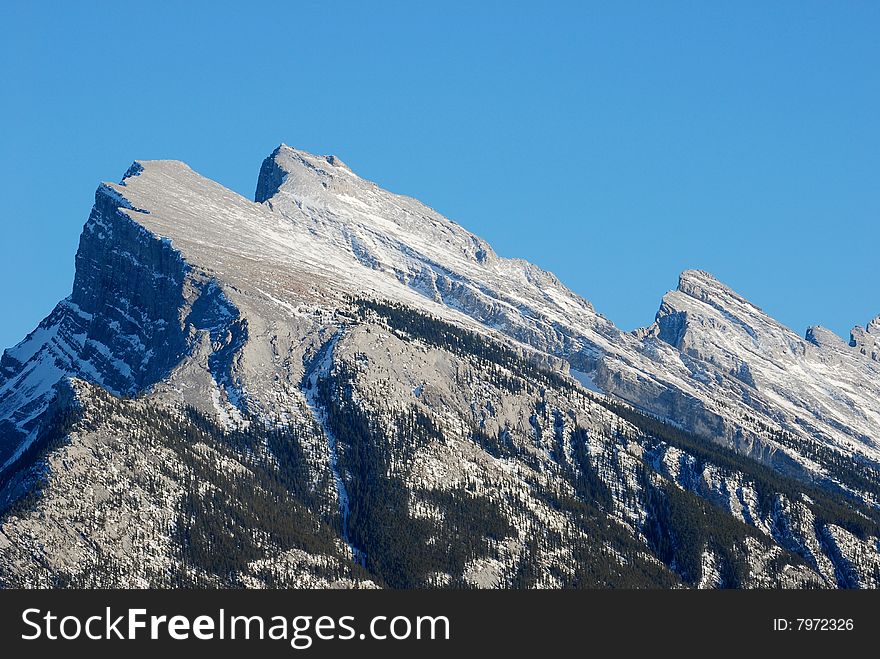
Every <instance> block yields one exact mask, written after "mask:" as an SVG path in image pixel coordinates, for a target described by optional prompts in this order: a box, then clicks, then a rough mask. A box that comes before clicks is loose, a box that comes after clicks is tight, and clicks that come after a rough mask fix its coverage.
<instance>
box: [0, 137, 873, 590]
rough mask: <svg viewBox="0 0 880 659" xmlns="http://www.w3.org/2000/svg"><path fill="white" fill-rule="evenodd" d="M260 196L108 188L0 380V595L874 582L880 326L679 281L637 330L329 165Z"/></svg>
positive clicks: (294, 174) (299, 163)
mask: <svg viewBox="0 0 880 659" xmlns="http://www.w3.org/2000/svg"><path fill="white" fill-rule="evenodd" d="M255 198H256V199H257V202H252V201H249V200H247V199H244V198H242V197H240V196H239V195H237V194H235V193H233V192H231V191H229V190H227V189H225V188H223V187H222V186H220V185H218V184H217V183H215V182H213V181H210V180H208V179H205V178H203V177H201V176H199V175H198V174H196V173H195V172H193V171H192V170H191V169H190V168H188V167H187V166H186V165H184V164H183V163H179V162H176V161H150V162H142V163H136V164H135V165H134V166H133V167H132V168H131V169H130V170H129V172H128V173H127V174H126V176H125V178H124V179H123V181H122V182H121V183H120V184H103V185H102V186H101V187H100V188H99V190H98V193H97V195H96V203H95V206H94V208H93V210H92V213H91V215H90V217H89V220H88V222H87V223H86V226H85V229H84V231H83V236H82V240H81V244H80V249H79V251H78V253H77V274H76V280H75V283H74V290H73V293H72V295H71V296H70V298H68V299H67V300H65V301H63V302H62V303H60V304H59V306H58V307H57V308H56V309H55V311H53V313H52V314H51V315H50V316H49V317H48V318H47V319H46V320H45V321H43V323H41V325H40V327H39V328H38V329H37V330H35V332H34V333H32V334H31V335H29V336H28V337H27V338H26V339H25V340H24V341H23V342H22V343H20V344H19V345H18V346H16V347H14V348H12V349H10V350H8V351H6V353H4V355H3V358H2V361H0V464H2V467H0V511H5V512H0V514H2V515H3V517H2V518H0V519H2V522H0V523H2V526H0V583H2V584H5V585H41V586H47V585H49V586H51V585H104V586H114V585H147V584H149V585H156V586H163V587H167V586H179V585H220V586H229V585H239V586H240V585H244V586H318V587H326V586H330V585H333V584H338V585H348V586H350V585H364V586H374V585H384V586H394V587H425V586H450V585H451V586H456V585H459V586H460V585H476V586H501V587H527V586H555V587H577V586H612V585H616V586H621V585H638V586H645V585H647V586H661V587H668V586H674V585H689V586H702V587H714V586H736V587H755V586H773V587H780V586H781V587H787V586H806V585H815V586H830V587H835V586H867V587H875V586H876V585H877V573H878V569H880V568H878V555H880V552H878V544H877V543H878V537H880V514H878V511H877V503H878V497H880V486H878V469H880V467H878V464H877V459H878V447H877V442H878V441H880V433H878V425H880V424H878V420H880V408H878V403H877V401H878V400H880V392H878V391H877V386H878V385H877V383H878V382H880V378H878V377H877V375H878V370H880V367H878V362H877V361H876V360H874V359H872V358H871V356H870V355H871V354H873V353H872V351H871V349H869V348H864V349H862V348H861V347H862V346H866V345H868V343H867V339H866V338H865V337H868V338H870V336H873V335H874V334H876V331H875V330H876V328H875V327H873V325H869V327H868V330H866V331H865V332H864V333H863V335H858V336H857V335H856V333H855V332H854V335H853V342H854V344H855V345H853V346H848V345H846V344H845V343H844V342H842V341H840V340H839V339H836V337H834V336H833V335H831V334H830V333H828V332H826V331H824V330H821V328H812V329H811V330H809V331H808V333H807V336H806V338H805V339H802V338H800V337H799V336H798V335H796V334H795V333H793V332H791V331H790V330H788V329H787V328H785V327H783V326H781V325H780V324H778V323H776V322H775V321H773V320H772V319H771V318H769V317H768V316H767V315H766V314H764V313H763V312H761V310H760V309H757V308H756V307H754V306H753V305H751V304H750V303H749V302H748V301H746V300H745V299H744V298H742V297H741V296H739V295H737V294H736V293H734V292H733V291H731V290H730V289H728V288H727V287H725V286H723V285H722V284H720V283H719V282H718V281H717V280H715V279H714V278H713V277H712V276H711V275H709V274H707V273H704V272H697V271H688V272H685V273H683V274H682V277H681V281H680V283H679V287H678V289H677V290H676V291H673V292H670V293H669V294H667V295H666V296H665V297H664V300H663V303H662V305H661V309H660V312H659V313H658V316H657V321H656V323H655V324H654V325H653V326H652V327H650V328H646V329H645V330H643V331H640V332H637V333H634V334H629V333H624V332H621V331H620V330H618V329H617V328H616V327H614V325H613V324H612V323H611V322H610V321H608V320H607V319H605V318H603V317H602V316H601V315H600V314H598V313H597V312H596V310H595V309H594V308H593V307H592V305H590V304H589V302H587V301H585V300H583V299H582V298H580V297H578V296H577V295H575V294H574V293H572V292H571V291H569V290H568V289H567V288H565V287H564V286H563V285H562V283H561V282H559V280H558V279H556V277H554V276H553V275H552V274H550V273H547V272H544V271H542V270H540V269H539V268H537V267H535V266H533V265H531V264H528V263H526V262H524V261H519V260H509V259H503V258H501V257H499V256H498V255H496V254H495V253H494V252H493V251H492V249H491V247H489V245H487V244H486V243H485V242H484V241H482V240H481V239H480V238H478V237H476V236H474V235H473V234H470V233H469V232H467V231H466V230H465V229H463V228H462V227H460V226H458V225H457V224H455V223H453V222H451V221H449V220H447V219H446V218H443V217H442V216H440V215H439V214H437V213H436V212H434V211H433V210H431V209H430V208H428V207H426V206H424V205H422V204H421V203H419V202H418V201H416V200H414V199H410V198H407V197H401V196H399V195H395V194H392V193H390V192H387V191H385V190H382V189H381V188H379V187H378V186H376V185H375V184H373V183H371V182H369V181H366V180H365V179H362V178H360V177H359V176H357V175H356V174H355V173H353V172H352V171H351V170H350V169H349V168H348V167H347V166H345V165H344V164H343V163H342V162H341V161H340V160H339V159H338V158H335V157H332V156H327V157H323V156H314V155H312V154H308V153H304V152H301V151H297V150H295V149H291V148H289V147H286V146H284V145H282V146H281V147H279V148H278V149H276V151H275V152H273V153H272V154H271V155H270V156H269V157H268V158H267V159H266V160H265V161H264V163H263V166H262V168H261V171H260V176H259V179H258V184H257V191H256V195H255ZM874 325H876V323H875V324H874ZM77 537H86V538H88V539H89V542H88V544H87V545H86V546H83V545H81V544H80V543H78V541H77V540H76V538H77ZM72 547H76V549H75V550H73V549H72ZM432 547H433V548H434V549H431V548H432ZM145 565H150V566H153V567H151V568H149V569H147V568H145V567H144V566H145Z"/></svg>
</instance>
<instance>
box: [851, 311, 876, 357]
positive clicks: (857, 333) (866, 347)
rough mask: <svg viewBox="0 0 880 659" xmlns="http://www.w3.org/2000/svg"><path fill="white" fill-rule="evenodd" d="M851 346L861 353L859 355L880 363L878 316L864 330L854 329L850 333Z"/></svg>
mask: <svg viewBox="0 0 880 659" xmlns="http://www.w3.org/2000/svg"><path fill="white" fill-rule="evenodd" d="M849 345H850V346H851V347H853V348H855V349H856V350H858V351H859V354H862V355H865V356H866V357H870V358H871V359H873V360H874V361H880V316H877V317H876V318H875V319H874V320H872V321H871V322H870V323H868V325H867V326H866V327H864V328H861V327H859V326H858V325H857V326H856V327H853V329H852V332H851V333H850V339H849Z"/></svg>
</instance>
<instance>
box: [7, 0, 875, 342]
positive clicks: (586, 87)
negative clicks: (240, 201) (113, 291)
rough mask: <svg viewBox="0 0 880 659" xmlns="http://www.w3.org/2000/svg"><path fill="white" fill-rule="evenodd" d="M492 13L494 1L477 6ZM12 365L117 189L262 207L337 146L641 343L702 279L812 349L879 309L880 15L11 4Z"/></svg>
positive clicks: (666, 6)
mask: <svg viewBox="0 0 880 659" xmlns="http://www.w3.org/2000/svg"><path fill="white" fill-rule="evenodd" d="M474 5H478V6H474ZM0 13H2V15H0V89H2V97H0V98H2V102H0V126H2V128H0V130H2V133H0V134H2V145H3V147H2V151H0V318H2V322H0V347H2V346H8V345H11V344H14V343H16V342H17V341H18V340H20V339H21V338H22V337H23V336H24V335H25V334H26V333H27V332H28V331H30V330H31V329H33V328H34V327H35V326H36V324H37V322H38V321H39V320H40V319H41V318H42V317H43V316H45V315H46V314H47V313H48V312H49V311H50V309H51V308H52V307H53V305H54V304H55V303H56V302H57V301H58V300H59V299H61V298H63V297H65V296H66V295H68V294H69V292H70V288H71V282H72V279H73V257H74V253H75V250H76V246H77V241H78V236H79V233H80V229H81V227H82V224H83V223H84V222H85V220H86V218H87V216H88V213H89V209H90V207H91V204H92V201H93V195H94V190H95V188H96V186H97V184H98V182H99V181H101V180H118V179H119V178H120V177H121V175H122V173H123V172H124V171H125V169H126V168H127V167H128V165H129V164H130V163H131V161H132V160H134V159H136V158H140V159H146V158H177V159H180V160H184V161H186V162H188V163H189V164H190V165H191V166H192V167H193V168H194V169H196V170H197V171H200V172H201V173H203V174H205V175H207V176H209V177H211V178H214V179H216V180H218V181H220V182H221V183H223V184H225V185H227V186H229V187H231V188H233V189H235V190H237V191H239V192H241V193H242V194H245V195H247V196H249V197H250V196H252V194H253V189H254V183H255V180H256V175H257V171H258V169H259V165H260V162H261V161H262V159H263V158H264V157H265V156H266V155H267V154H268V153H269V152H270V151H271V150H272V149H273V148H274V147H275V146H276V145H277V144H278V143H279V142H282V141H283V142H286V143H288V144H291V145H293V146H297V147H299V148H303V149H307V150H309V151H313V152H319V153H335V154H337V155H339V156H340V157H341V158H342V159H343V160H345V161H346V162H347V163H348V164H350V165H351V166H352V168H354V169H355V170H356V171H357V172H358V173H360V174H361V175H362V176H365V177H367V178H370V179H373V180H375V181H377V182H378V183H380V184H381V185H383V186H385V187H387V188H389V189H391V190H393V191H395V192H400V193H406V194H410V195H413V196H415V197H418V198H420V199H421V200H423V201H424V202H426V203H427V204H429V205H430V206H432V207H434V208H436V209H437V210H439V211H441V212H442V213H444V214H446V215H447V216H449V217H451V218H452V219H454V220H456V221H458V222H460V223H461V224H463V225H464V226H465V227H467V228H469V229H471V230H472V231H474V232H476V233H477V234H479V235H481V236H483V237H485V238H486V239H488V240H489V241H490V242H491V243H492V244H493V245H494V246H495V248H496V249H497V251H499V252H500V253H501V254H502V255H505V256H520V257H524V258H527V259H529V260H531V261H533V262H535V263H537V264H539V265H541V266H543V267H545V268H547V269H549V270H552V271H553V272H555V273H556V274H557V275H559V277H560V278H561V279H562V280H563V281H564V282H566V283H567V284H568V285H569V286H570V287H571V288H573V289H574V290H575V291H577V292H579V293H581V294H582V295H584V296H585V297H586V298H588V299H589V300H591V301H592V302H593V303H594V304H595V306H596V307H597V309H598V310H599V311H600V312H602V313H604V314H605V315H606V316H608V317H609V318H611V319H612V320H613V321H615V322H616V323H618V324H619V325H620V326H621V327H623V328H625V329H632V328H634V327H637V326H640V325H645V324H648V323H650V322H651V321H652V320H653V316H654V314H655V312H656V310H657V307H658V305H659V302H660V297H661V296H662V295H663V293H664V292H665V291H666V290H668V289H670V288H674V287H675V285H676V282H677V276H678V273H679V271H681V270H682V269H685V268H691V267H696V268H703V269H706V270H709V271H711V272H713V273H714V274H715V275H716V276H718V277H719V278H720V279H722V280H723V281H725V282H727V283H728V284H730V285H731V286H733V287H734V288H736V289H737V290H739V291H740V292H741V293H743V294H745V295H746V296H747V297H749V298H750V299H751V300H753V301H754V302H755V303H756V304H758V305H759V306H761V307H762V308H764V309H765V310H767V311H768V312H770V313H772V314H773V315H774V316H776V317H777V318H779V319H780V320H782V321H783V322H785V323H786V324H788V325H789V326H791V327H792V328H793V329H795V330H796V331H798V332H799V333H800V332H803V330H804V329H805V328H806V326H807V325H810V324H822V325H825V326H827V327H830V328H832V329H834V330H836V331H837V332H839V333H841V334H843V335H848V334H847V333H848V331H849V328H850V327H851V326H852V325H854V324H856V323H860V324H864V323H865V322H867V321H868V320H869V318H871V317H873V316H875V315H877V314H878V313H880V294H878V290H880V289H878V280H880V277H878V275H880V267H878V254H880V251H878V247H880V241H878V236H880V230H878V226H880V222H878V220H880V194H878V193H880V180H878V174H880V122H878V117H880V73H878V71H880V37H878V35H880V3H878V2H875V1H873V0H865V1H863V2H855V1H852V2H846V1H838V2H825V1H823V2H809V1H807V0H798V1H774V2H766V1H765V0H761V1H756V2H746V1H743V0H738V1H736V2H702V1H694V2H651V1H647V0H646V1H645V2H636V3H633V2H620V1H614V2H611V1H609V2H552V1H551V2H547V1H545V2H540V3H539V2H522V3H516V2H481V3H471V2H462V3H456V2H451V1H450V0H444V1H443V2H435V3H429V2H419V3H409V2H394V3H391V2H386V3H381V2H326V1H325V2H274V3H269V2H247V3H245V2H235V3H232V2H229V3H224V2H218V1H216V0H215V1H213V2H186V3H176V2H141V3H119V2H112V3H111V2H88V3H72V2H71V3H62V2H58V3H36V2H22V1H19V2H14V1H13V2H10V1H9V0H6V1H5V2H4V3H3V8H2V12H0Z"/></svg>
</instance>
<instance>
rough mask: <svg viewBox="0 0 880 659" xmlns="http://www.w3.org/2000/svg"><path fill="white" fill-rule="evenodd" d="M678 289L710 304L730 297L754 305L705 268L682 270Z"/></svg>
mask: <svg viewBox="0 0 880 659" xmlns="http://www.w3.org/2000/svg"><path fill="white" fill-rule="evenodd" d="M678 291H679V292H681V293H684V294H685V295H688V296H690V297H692V298H694V299H696V300H699V301H701V302H706V303H708V304H713V302H714V303H721V302H723V301H724V300H728V299H730V300H736V301H737V302H741V303H744V304H749V305H750V306H754V305H752V304H751V303H750V302H749V301H748V300H746V299H745V298H743V297H742V296H740V295H739V294H738V293H736V292H735V291H733V290H732V289H730V288H728V287H727V286H725V285H724V284H722V283H721V282H720V281H718V280H717V279H716V278H715V277H714V276H713V275H712V274H710V273H708V272H706V271H704V270H685V271H684V272H682V273H681V275H679V277H678ZM713 306H716V304H713Z"/></svg>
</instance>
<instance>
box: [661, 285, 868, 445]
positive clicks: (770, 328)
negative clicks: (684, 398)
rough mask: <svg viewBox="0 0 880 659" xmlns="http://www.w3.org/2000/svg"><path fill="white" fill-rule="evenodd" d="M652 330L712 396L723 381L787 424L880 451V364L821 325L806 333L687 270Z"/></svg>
mask: <svg viewBox="0 0 880 659" xmlns="http://www.w3.org/2000/svg"><path fill="white" fill-rule="evenodd" d="M649 334H650V335H651V336H655V337H657V338H659V339H660V340H662V341H664V342H665V343H668V344H669V345H672V346H674V347H675V348H677V349H678V350H679V351H680V353H681V359H682V361H683V363H685V364H686V365H687V367H688V368H689V369H690V371H691V373H692V377H693V378H694V379H697V380H700V381H703V382H704V383H705V384H706V395H707V396H710V395H712V393H713V390H715V389H716V388H717V387H718V384H719V383H721V382H723V383H725V384H728V385H730V388H731V390H735V389H736V388H737V387H739V388H740V389H741V393H740V399H741V400H742V401H743V402H744V403H746V404H747V405H748V406H749V407H750V408H751V409H752V410H754V413H755V414H760V415H763V416H764V417H765V418H766V419H767V420H768V421H770V422H775V423H777V424H779V426H780V427H781V428H784V429H787V430H790V431H791V432H797V433H800V434H803V435H806V436H808V437H811V438H813V439H819V440H821V441H823V442H828V443H829V444H830V445H834V446H837V447H839V448H840V449H842V450H844V451H846V452H857V453H860V454H862V455H865V456H867V457H870V458H872V459H876V458H877V456H878V455H880V453H878V450H880V368H878V364H877V362H874V361H872V360H866V359H864V358H862V356H861V355H860V354H859V353H858V352H857V351H855V350H853V349H852V348H851V347H850V346H848V345H847V344H845V343H844V342H843V341H842V340H841V339H840V338H839V337H837V335H835V334H833V333H832V332H829V331H828V330H825V329H822V328H819V327H814V328H810V329H809V330H808V331H807V333H806V338H801V337H800V336H798V335H797V334H795V333H794V332H793V331H791V330H790V329H788V328H787V327H785V326H783V325H781V324H780V323H778V322H777V321H775V320H773V319H772V318H770V317H769V316H767V315H766V314H765V313H764V312H762V311H761V310H760V309H759V308H757V307H756V306H754V305H753V304H751V303H749V302H748V301H746V300H745V299H743V298H742V297H740V296H739V295H737V294H736V293H734V292H733V291H731V290H730V289H729V288H727V287H726V286H724V285H723V284H721V283H720V282H718V281H717V280H716V279H715V278H714V277H712V276H711V275H709V274H708V273H705V272H700V271H687V272H685V273H683V274H682V276H681V278H680V282H679V286H678V289H677V290H675V291H672V292H670V293H668V294H667V295H666V296H665V297H664V298H663V304H662V305H661V308H660V311H659V313H658V315H657V321H656V322H655V324H654V326H652V328H651V329H650V331H649ZM740 383H741V385H740Z"/></svg>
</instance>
